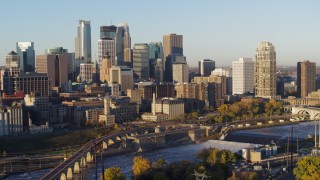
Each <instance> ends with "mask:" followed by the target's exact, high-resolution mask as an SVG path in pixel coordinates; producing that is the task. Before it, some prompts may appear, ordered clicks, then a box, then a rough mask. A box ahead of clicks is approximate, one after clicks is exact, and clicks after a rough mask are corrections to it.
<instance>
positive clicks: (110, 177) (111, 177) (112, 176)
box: [103, 167, 126, 180]
mask: <svg viewBox="0 0 320 180" xmlns="http://www.w3.org/2000/svg"><path fill="white" fill-rule="evenodd" d="M103 175H104V179H105V180H125V179H126V176H125V175H124V174H123V173H122V172H121V169H120V168H119V167H111V168H107V169H106V170H105V171H104V173H103Z"/></svg>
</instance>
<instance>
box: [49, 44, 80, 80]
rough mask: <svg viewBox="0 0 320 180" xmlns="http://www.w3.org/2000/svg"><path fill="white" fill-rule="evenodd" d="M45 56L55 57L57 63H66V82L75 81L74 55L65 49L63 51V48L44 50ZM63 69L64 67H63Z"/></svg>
mask: <svg viewBox="0 0 320 180" xmlns="http://www.w3.org/2000/svg"><path fill="white" fill-rule="evenodd" d="M45 54H51V55H56V56H57V57H58V59H59V61H67V63H68V71H67V74H68V80H71V81H75V80H76V74H75V67H74V63H75V55H74V53H68V50H67V49H63V47H55V48H52V49H46V50H45ZM63 69H64V67H63Z"/></svg>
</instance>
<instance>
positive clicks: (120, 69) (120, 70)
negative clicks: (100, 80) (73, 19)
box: [108, 66, 133, 93]
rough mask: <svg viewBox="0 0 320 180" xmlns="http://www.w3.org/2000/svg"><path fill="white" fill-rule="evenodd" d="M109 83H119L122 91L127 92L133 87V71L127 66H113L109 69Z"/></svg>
mask: <svg viewBox="0 0 320 180" xmlns="http://www.w3.org/2000/svg"><path fill="white" fill-rule="evenodd" d="M109 73H110V75H109V77H110V79H109V81H108V84H114V83H116V84H119V85H120V91H122V92H124V93H126V92H127V89H132V88H133V71H132V69H131V68H129V67H126V66H113V67H111V68H110V69H109Z"/></svg>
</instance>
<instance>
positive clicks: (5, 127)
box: [0, 102, 23, 136]
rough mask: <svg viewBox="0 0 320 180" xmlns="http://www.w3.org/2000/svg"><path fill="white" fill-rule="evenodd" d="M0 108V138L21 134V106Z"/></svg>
mask: <svg viewBox="0 0 320 180" xmlns="http://www.w3.org/2000/svg"><path fill="white" fill-rule="evenodd" d="M0 105H1V107H0V136H12V135H19V134H22V133H23V114H22V106H21V105H20V104H16V105H14V106H11V107H2V102H1V104H0Z"/></svg>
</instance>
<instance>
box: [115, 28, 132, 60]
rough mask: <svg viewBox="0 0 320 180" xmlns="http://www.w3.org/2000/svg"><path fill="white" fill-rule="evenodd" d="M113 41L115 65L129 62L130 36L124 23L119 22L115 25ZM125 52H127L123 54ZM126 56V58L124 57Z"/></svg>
mask: <svg viewBox="0 0 320 180" xmlns="http://www.w3.org/2000/svg"><path fill="white" fill-rule="evenodd" d="M115 42H116V65H117V66H120V65H124V64H125V62H126V63H129V62H130V63H131V61H132V60H131V59H126V58H129V57H130V55H128V53H131V51H130V49H131V37H130V33H129V26H128V25H127V24H126V23H120V24H118V27H117V32H116V34H115ZM125 53H127V54H126V55H125ZM125 57H126V58H125Z"/></svg>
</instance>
